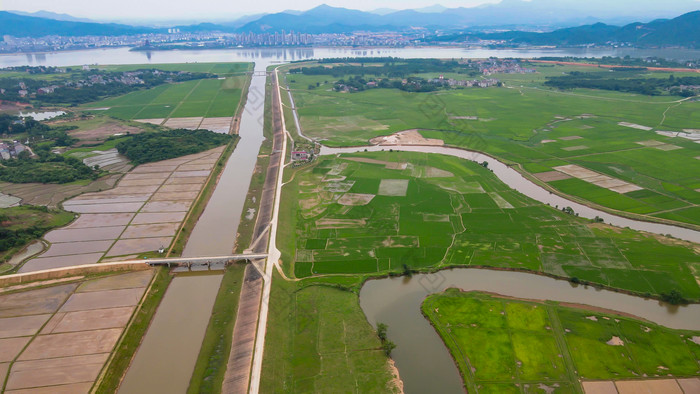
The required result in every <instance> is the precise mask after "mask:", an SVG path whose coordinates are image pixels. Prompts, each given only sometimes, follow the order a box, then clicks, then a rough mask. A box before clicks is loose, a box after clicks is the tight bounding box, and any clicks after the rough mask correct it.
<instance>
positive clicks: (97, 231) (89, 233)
mask: <svg viewBox="0 0 700 394" xmlns="http://www.w3.org/2000/svg"><path fill="white" fill-rule="evenodd" d="M122 231H124V226H109V227H108V226H105V227H95V228H70V229H69V228H65V229H58V230H53V231H50V232H49V233H47V234H46V235H45V236H44V239H46V240H47V241H49V242H52V243H58V242H75V241H78V240H79V241H100V240H106V239H117V237H119V234H121V233H122Z"/></svg>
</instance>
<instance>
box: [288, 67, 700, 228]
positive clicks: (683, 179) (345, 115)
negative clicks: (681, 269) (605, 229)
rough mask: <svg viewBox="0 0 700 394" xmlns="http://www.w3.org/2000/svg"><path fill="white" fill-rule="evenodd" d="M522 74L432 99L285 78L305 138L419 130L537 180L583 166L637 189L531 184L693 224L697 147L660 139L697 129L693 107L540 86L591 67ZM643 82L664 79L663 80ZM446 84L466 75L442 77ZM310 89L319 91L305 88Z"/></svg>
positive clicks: (688, 102) (361, 140)
mask: <svg viewBox="0 0 700 394" xmlns="http://www.w3.org/2000/svg"><path fill="white" fill-rule="evenodd" d="M529 67H533V68H535V69H536V70H537V71H538V72H537V73H535V74H503V75H493V76H490V77H491V78H498V79H499V80H501V81H502V82H503V83H504V87H502V88H497V87H493V88H486V89H479V88H465V89H452V90H441V91H436V92H431V93H407V92H403V91H400V90H397V89H370V90H365V91H362V92H356V93H343V92H336V91H334V90H333V89H332V88H333V83H334V82H335V80H336V78H334V77H333V76H330V75H322V76H308V75H301V74H288V75H287V76H286V80H287V83H288V84H289V87H290V88H291V89H292V90H293V94H294V98H295V104H296V107H297V108H298V112H299V115H300V121H301V126H302V129H303V132H304V134H306V135H308V136H310V137H313V138H316V139H318V140H321V141H323V143H324V144H326V145H331V146H351V145H366V144H368V142H369V140H370V139H371V138H374V137H377V136H382V135H389V134H392V133H395V132H398V131H403V130H410V129H418V130H419V132H420V133H421V134H422V135H423V136H424V137H426V138H436V139H441V140H443V141H445V143H446V144H448V145H452V146H457V147H463V148H469V149H473V150H478V151H482V152H485V153H488V154H490V155H493V156H495V157H497V158H499V159H500V160H502V161H504V162H507V163H517V164H519V165H520V168H521V169H522V170H523V171H525V172H528V173H530V174H535V175H536V176H537V174H542V173H547V172H552V171H557V170H556V169H555V167H559V166H564V165H577V166H580V167H583V168H585V169H589V170H591V171H594V172H596V173H597V174H599V175H603V176H606V177H609V178H612V179H613V180H612V181H611V184H615V183H619V182H625V183H627V184H631V185H634V186H635V187H634V188H632V189H637V190H632V189H623V190H612V189H611V188H610V187H609V185H607V184H602V185H601V184H600V183H599V184H595V183H591V182H587V181H584V180H582V179H578V178H576V177H571V178H569V179H564V180H554V181H547V180H540V181H539V182H541V183H543V184H544V183H546V184H548V185H549V186H550V187H552V188H553V189H555V190H558V191H560V192H562V193H564V194H567V195H571V196H575V197H578V198H580V199H583V200H585V201H589V202H591V203H594V204H596V205H598V206H601V207H605V208H608V209H611V210H617V211H620V212H626V213H629V214H633V215H637V217H644V218H648V219H651V220H659V219H665V220H672V221H676V222H682V223H686V224H689V225H691V226H698V225H700V178H698V174H700V144H698V143H695V142H693V141H692V140H690V139H686V138H681V137H677V136H675V137H674V136H669V135H666V134H664V133H666V132H673V133H677V132H683V131H684V130H686V129H687V130H696V129H700V101H698V100H697V99H693V98H690V99H683V98H681V97H674V96H657V97H655V96H643V95H636V94H630V93H621V92H612V91H597V90H590V89H574V90H571V91H559V90H553V89H551V88H549V87H545V86H544V85H543V82H544V81H545V77H547V76H557V75H562V74H563V73H565V72H569V71H588V72H590V71H591V70H590V68H587V69H586V68H583V67H572V66H537V65H529ZM607 72H608V73H609V71H607ZM642 75H643V76H646V77H654V78H668V76H669V75H670V73H664V72H648V73H646V74H642ZM675 75H683V74H679V73H676V74H675ZM419 76H422V77H424V78H435V77H437V75H430V74H421V75H419ZM448 77H455V78H458V79H464V78H466V77H465V76H460V75H457V74H455V75H445V78H448ZM316 83H318V84H319V87H317V88H315V89H312V90H310V89H308V86H309V85H315V84H316ZM657 132H659V133H657ZM660 133H661V134H660ZM670 135H674V134H670ZM630 190H631V191H630Z"/></svg>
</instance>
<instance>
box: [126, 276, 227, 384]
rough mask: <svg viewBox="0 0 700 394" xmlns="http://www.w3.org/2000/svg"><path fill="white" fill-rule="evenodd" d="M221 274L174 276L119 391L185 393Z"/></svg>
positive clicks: (219, 283)
mask: <svg viewBox="0 0 700 394" xmlns="http://www.w3.org/2000/svg"><path fill="white" fill-rule="evenodd" d="M222 278H223V275H220V274H217V275H198V276H182V277H176V278H174V279H173V281H172V282H171V283H170V286H168V290H167V291H166V292H165V297H163V300H162V301H161V303H160V306H159V307H158V312H157V313H156V315H155V317H154V318H153V321H152V322H151V326H150V327H149V328H148V332H147V333H146V336H145V337H144V338H143V342H141V346H140V347H139V349H138V351H137V353H136V356H135V357H134V360H133V361H132V363H131V365H130V366H129V369H128V371H127V373H126V376H125V377H124V381H123V382H122V384H121V386H120V387H119V393H126V394H130V393H153V394H157V393H163V394H166V393H167V394H171V393H184V392H186V391H187V387H188V386H189V383H190V378H191V376H192V371H193V370H194V365H195V363H196V362H197V356H198V355H199V349H200V347H201V346H202V340H203V339H204V333H205V331H206V329H207V324H208V323H209V317H210V316H211V310H212V307H213V306H214V300H215V299H216V294H217V293H218V291H219V286H220V285H221V279H222Z"/></svg>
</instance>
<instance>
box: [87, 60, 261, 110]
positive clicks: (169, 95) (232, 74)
mask: <svg viewBox="0 0 700 394" xmlns="http://www.w3.org/2000/svg"><path fill="white" fill-rule="evenodd" d="M140 67H141V68H143V67H146V66H138V65H130V66H109V67H108V68H109V69H114V70H117V71H127V70H136V69H139V68H140ZM147 67H148V68H156V69H159V70H179V71H191V72H206V73H212V74H216V75H218V78H211V79H200V80H193V81H187V82H182V83H175V84H166V85H161V86H157V87H155V88H152V89H148V90H139V91H136V92H132V93H129V94H125V95H123V96H119V97H113V98H108V99H105V100H102V101H98V102H95V103H90V104H87V105H84V106H83V107H84V108H85V109H94V108H100V109H101V110H99V111H98V112H99V113H104V114H106V115H109V116H113V117H116V118H120V119H128V120H131V119H148V120H153V119H166V118H188V117H205V118H219V117H232V116H234V114H235V112H236V109H237V108H238V103H239V102H240V100H241V95H242V92H243V88H244V86H245V83H246V80H247V76H246V75H245V73H246V72H247V71H250V70H251V69H252V68H251V67H252V64H251V63H196V64H158V65H148V66H147ZM103 108H107V109H103ZM198 124H199V123H198Z"/></svg>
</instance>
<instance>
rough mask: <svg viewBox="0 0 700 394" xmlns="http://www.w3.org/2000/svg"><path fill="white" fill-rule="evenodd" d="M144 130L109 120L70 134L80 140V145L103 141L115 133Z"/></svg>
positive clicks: (133, 132) (131, 132)
mask: <svg viewBox="0 0 700 394" xmlns="http://www.w3.org/2000/svg"><path fill="white" fill-rule="evenodd" d="M142 131H143V130H141V129H140V128H138V127H134V126H128V125H125V124H123V123H120V122H118V121H116V120H109V121H106V122H104V123H103V124H100V125H97V126H95V127H92V128H86V129H83V130H80V129H79V130H73V131H69V132H68V134H69V135H70V136H71V137H74V138H77V139H79V140H80V142H79V143H78V145H94V144H99V143H101V142H102V141H104V140H106V139H107V138H109V137H111V136H113V135H118V134H127V133H130V134H138V133H141V132H142Z"/></svg>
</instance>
